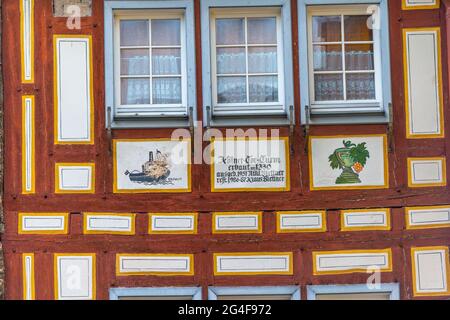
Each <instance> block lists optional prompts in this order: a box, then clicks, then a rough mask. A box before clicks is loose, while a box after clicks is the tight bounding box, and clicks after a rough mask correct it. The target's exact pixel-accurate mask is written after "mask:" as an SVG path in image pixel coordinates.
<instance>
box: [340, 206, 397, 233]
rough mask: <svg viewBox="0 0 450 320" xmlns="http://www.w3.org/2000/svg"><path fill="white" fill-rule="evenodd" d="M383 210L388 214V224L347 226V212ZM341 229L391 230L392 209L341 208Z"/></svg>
mask: <svg viewBox="0 0 450 320" xmlns="http://www.w3.org/2000/svg"><path fill="white" fill-rule="evenodd" d="M380 211H383V212H384V213H385V214H386V226H361V227H358V226H354V227H353V226H346V225H345V214H346V213H361V214H363V213H370V212H380ZM340 215H341V219H340V220H341V231H388V230H391V209H389V208H381V209H359V210H357V209H356V210H341V212H340Z"/></svg>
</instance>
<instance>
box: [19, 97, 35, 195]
mask: <svg viewBox="0 0 450 320" xmlns="http://www.w3.org/2000/svg"><path fill="white" fill-rule="evenodd" d="M27 99H31V114H30V125H31V127H28V126H27V119H26V116H25V115H26V114H27V106H26V100H27ZM35 125H36V124H35V97H34V96H33V95H27V96H22V194H34V193H35V183H36V163H35V161H36V158H35V157H36V135H35ZM28 130H29V131H30V138H31V141H30V143H31V155H30V159H31V164H30V166H31V167H30V170H31V181H30V186H31V188H30V190H27V157H28V151H27V147H26V145H27V133H28Z"/></svg>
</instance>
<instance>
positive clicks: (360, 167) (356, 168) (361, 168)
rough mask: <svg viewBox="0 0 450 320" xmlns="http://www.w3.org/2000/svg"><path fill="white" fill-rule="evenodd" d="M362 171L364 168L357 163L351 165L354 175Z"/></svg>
mask: <svg viewBox="0 0 450 320" xmlns="http://www.w3.org/2000/svg"><path fill="white" fill-rule="evenodd" d="M363 169H364V166H363V165H362V164H361V163H359V162H356V163H355V164H354V165H353V170H355V172H356V173H360V172H361V171H363Z"/></svg>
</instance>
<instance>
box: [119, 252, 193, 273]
mask: <svg viewBox="0 0 450 320" xmlns="http://www.w3.org/2000/svg"><path fill="white" fill-rule="evenodd" d="M116 258H117V261H116V263H117V266H116V273H117V275H152V274H153V275H193V274H194V267H193V259H194V257H193V256H192V255H170V254H167V255H165V254H136V255H133V254H131V255H128V254H118V255H117V257H116Z"/></svg>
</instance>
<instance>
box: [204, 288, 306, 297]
mask: <svg viewBox="0 0 450 320" xmlns="http://www.w3.org/2000/svg"><path fill="white" fill-rule="evenodd" d="M208 299H209V300H300V288H299V287H298V286H279V287H209V288H208Z"/></svg>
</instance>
